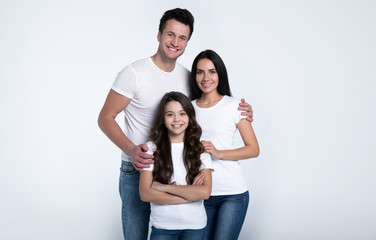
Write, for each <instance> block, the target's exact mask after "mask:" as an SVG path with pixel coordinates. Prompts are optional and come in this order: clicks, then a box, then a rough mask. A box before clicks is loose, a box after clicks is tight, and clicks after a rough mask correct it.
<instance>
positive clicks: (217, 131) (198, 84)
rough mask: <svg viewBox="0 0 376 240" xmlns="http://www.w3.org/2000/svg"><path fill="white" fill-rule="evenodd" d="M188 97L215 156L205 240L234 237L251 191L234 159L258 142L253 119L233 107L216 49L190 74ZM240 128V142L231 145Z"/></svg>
mask: <svg viewBox="0 0 376 240" xmlns="http://www.w3.org/2000/svg"><path fill="white" fill-rule="evenodd" d="M190 90H191V100H193V101H192V103H193V106H194V108H195V110H196V113H197V121H198V123H199V124H200V125H201V127H202V129H203V135H202V139H204V140H205V141H202V143H203V145H204V147H205V152H207V153H210V154H211V155H212V159H213V162H212V164H213V168H214V171H213V188H212V193H211V196H210V198H209V199H208V200H205V202H204V204H205V210H206V214H207V217H208V223H207V229H206V233H205V239H226V240H230V239H237V238H238V236H239V233H240V230H241V228H242V225H243V222H244V219H245V215H246V212H247V208H248V202H249V194H248V190H247V186H246V182H245V180H244V178H243V175H242V169H241V166H240V165H239V162H238V160H241V159H248V158H253V157H257V156H258V154H259V146H258V143H257V139H256V136H255V133H254V132H253V129H252V126H251V123H250V122H248V121H246V120H245V117H246V116H242V115H241V112H240V111H238V110H236V109H237V108H236V106H238V104H239V101H238V100H236V99H234V98H232V97H231V91H230V87H229V83H228V77H227V70H226V67H225V65H224V63H223V61H222V59H221V58H220V57H219V55H218V54H217V53H215V52H214V51H212V50H206V51H203V52H201V53H200V54H199V55H198V56H197V57H196V58H195V60H194V62H193V65H192V71H191V77H190ZM237 129H239V132H240V135H241V137H242V139H243V142H244V146H243V147H241V148H236V149H234V143H233V141H234V134H235V132H236V130H237Z"/></svg>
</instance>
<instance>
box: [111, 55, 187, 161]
mask: <svg viewBox="0 0 376 240" xmlns="http://www.w3.org/2000/svg"><path fill="white" fill-rule="evenodd" d="M188 79H189V71H188V70H187V69H186V68H184V67H183V66H182V65H180V64H179V63H176V65H175V69H174V70H173V71H172V72H164V71H162V70H161V69H160V68H158V67H157V66H156V65H155V64H154V62H153V60H152V59H151V58H150V57H149V58H145V59H142V60H139V61H137V62H134V63H132V64H130V65H128V66H126V67H125V68H124V69H123V70H122V71H121V72H120V73H119V74H118V75H117V77H116V79H115V82H114V83H113V85H112V90H114V91H115V92H117V93H119V94H121V95H123V96H125V97H127V98H130V99H131V100H132V101H131V102H130V103H129V104H128V106H127V107H126V108H125V109H124V123H125V126H124V134H125V135H126V136H127V137H128V138H129V139H130V140H131V141H132V142H133V143H134V144H136V145H138V144H142V143H145V142H147V141H148V139H149V135H150V129H151V127H152V124H153V121H154V116H155V112H156V110H157V107H158V104H159V102H160V100H161V98H162V97H163V95H164V94H165V93H167V92H171V91H177V92H182V93H183V94H185V95H187V96H188V93H189V86H188ZM122 160H123V161H130V157H129V156H128V155H126V154H125V153H124V152H122Z"/></svg>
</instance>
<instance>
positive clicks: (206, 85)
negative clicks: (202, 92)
mask: <svg viewBox="0 0 376 240" xmlns="http://www.w3.org/2000/svg"><path fill="white" fill-rule="evenodd" d="M201 86H202V87H204V88H207V87H210V86H211V83H202V84H201Z"/></svg>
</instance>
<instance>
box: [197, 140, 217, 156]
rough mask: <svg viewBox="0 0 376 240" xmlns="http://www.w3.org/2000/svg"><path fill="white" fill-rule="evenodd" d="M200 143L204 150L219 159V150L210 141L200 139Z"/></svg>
mask: <svg viewBox="0 0 376 240" xmlns="http://www.w3.org/2000/svg"><path fill="white" fill-rule="evenodd" d="M201 143H202V145H204V147H205V152H207V153H210V154H211V155H212V156H213V157H215V158H217V159H221V155H222V154H221V151H220V150H218V149H216V148H215V146H214V145H213V143H212V142H210V141H204V140H202V141H201Z"/></svg>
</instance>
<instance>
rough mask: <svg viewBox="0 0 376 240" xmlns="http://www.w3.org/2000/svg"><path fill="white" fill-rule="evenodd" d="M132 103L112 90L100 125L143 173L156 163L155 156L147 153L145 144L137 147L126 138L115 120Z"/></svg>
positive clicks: (99, 120)
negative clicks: (143, 170)
mask: <svg viewBox="0 0 376 240" xmlns="http://www.w3.org/2000/svg"><path fill="white" fill-rule="evenodd" d="M130 101H131V99H129V98H127V97H124V96H122V95H120V94H118V93H116V92H115V91H113V90H110V92H109V93H108V96H107V99H106V102H105V103H104V106H103V108H102V110H101V112H100V114H99V117H98V125H99V127H100V129H101V130H102V131H103V132H104V134H106V136H107V137H108V138H109V139H110V140H111V141H112V142H113V143H115V145H116V146H118V147H119V148H120V149H121V150H122V151H124V152H125V153H126V154H127V155H129V156H130V157H131V159H132V163H133V165H134V167H135V168H136V169H137V170H139V171H142V168H147V167H149V164H151V163H154V161H152V160H150V159H152V158H153V155H150V154H146V153H145V152H146V151H147V150H148V149H147V147H146V145H145V144H141V145H138V146H137V145H135V144H134V143H133V142H132V141H131V140H130V139H129V138H128V137H127V136H125V134H124V132H123V131H122V129H121V128H120V126H119V124H118V123H117V122H116V120H115V118H116V116H117V115H118V114H119V113H120V112H121V111H123V110H124V109H125V108H126V107H127V106H128V104H129V103H130Z"/></svg>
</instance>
